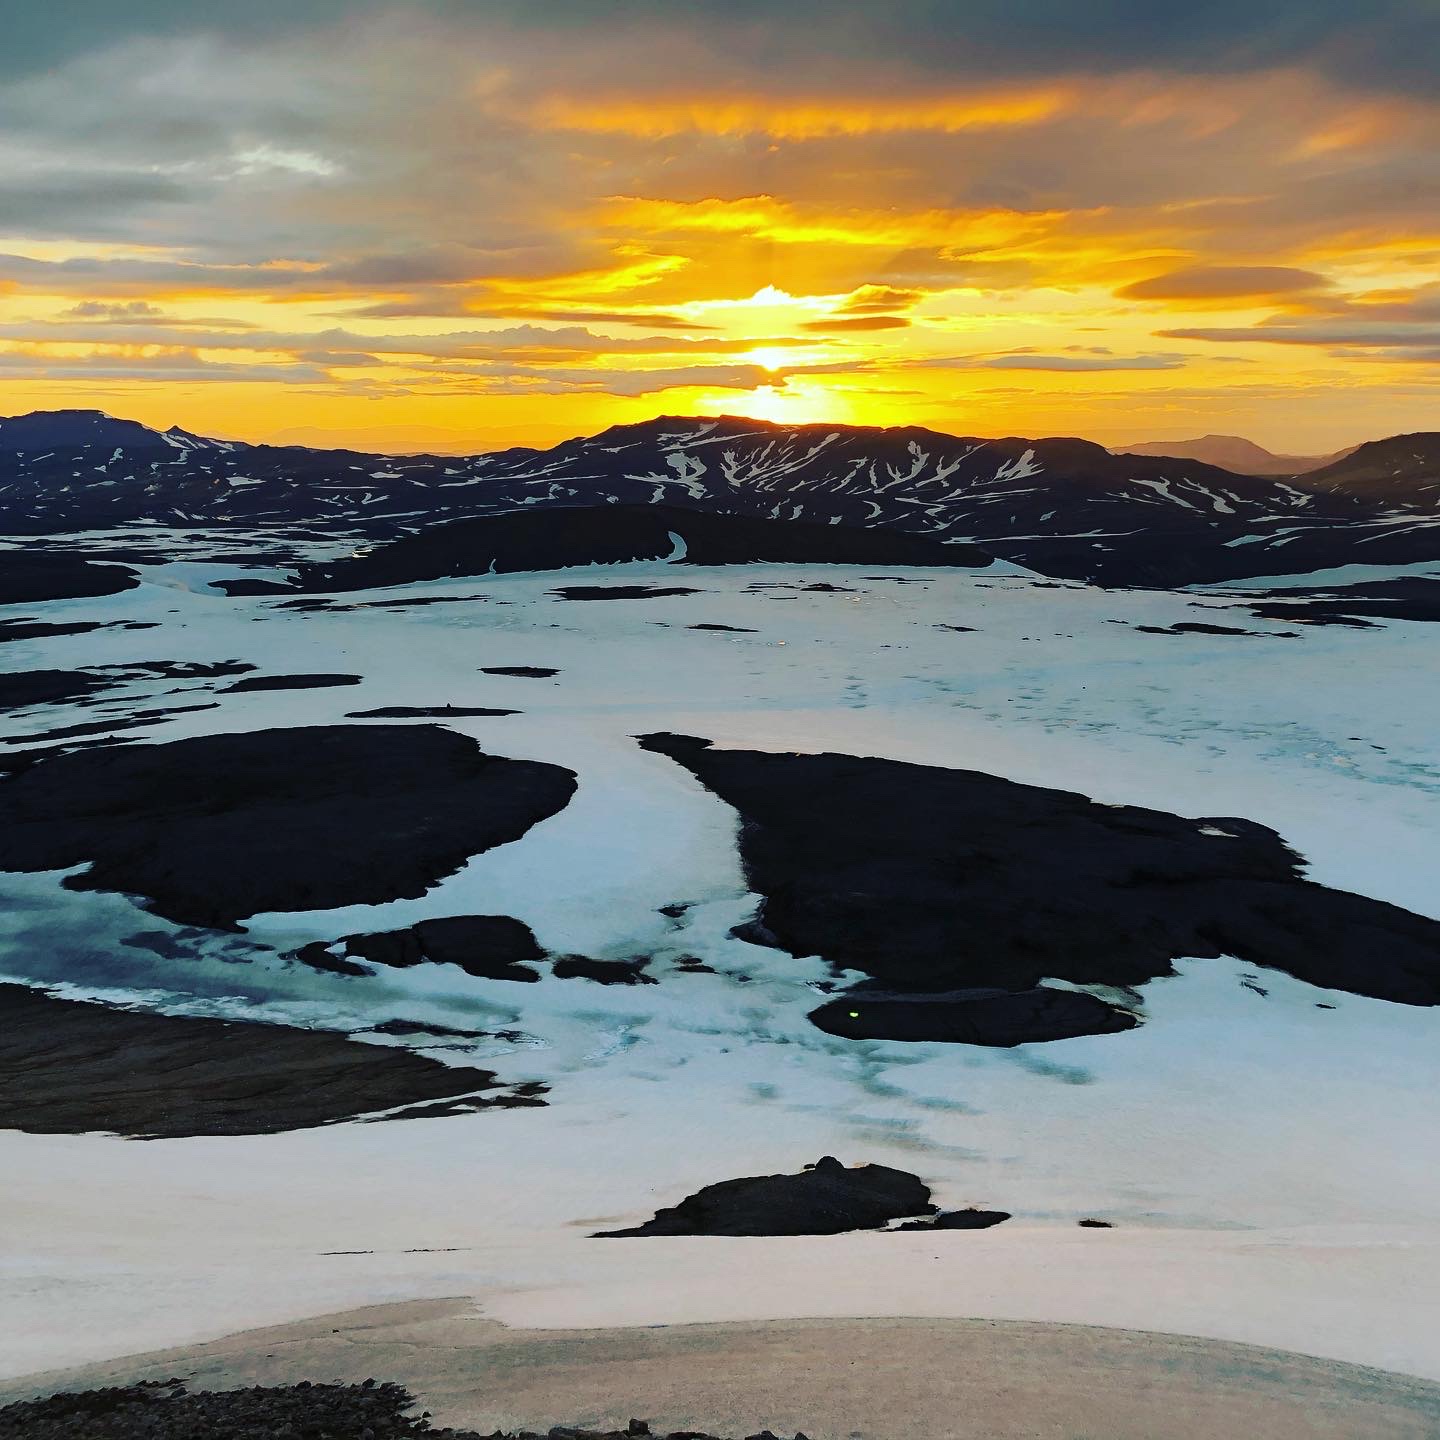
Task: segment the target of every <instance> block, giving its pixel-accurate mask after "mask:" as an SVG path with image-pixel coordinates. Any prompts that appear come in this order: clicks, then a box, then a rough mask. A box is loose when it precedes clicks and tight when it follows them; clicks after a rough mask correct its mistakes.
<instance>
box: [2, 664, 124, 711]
mask: <svg viewBox="0 0 1440 1440" xmlns="http://www.w3.org/2000/svg"><path fill="white" fill-rule="evenodd" d="M114 683H115V682H114V681H113V680H109V679H107V678H105V677H104V676H101V675H92V674H90V673H89V672H88V671H86V670H21V671H19V672H18V673H13V674H9V675H0V710H22V709H24V708H25V707H26V706H28V705H54V704H58V703H65V702H68V701H72V700H84V699H86V698H87V697H88V696H91V695H93V694H95V692H96V691H97V690H106V689H108V688H109V687H110V686H111V685H113V684H114Z"/></svg>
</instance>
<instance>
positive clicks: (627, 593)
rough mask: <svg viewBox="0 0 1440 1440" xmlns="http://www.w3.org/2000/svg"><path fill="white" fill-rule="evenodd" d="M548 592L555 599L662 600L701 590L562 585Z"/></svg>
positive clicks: (669, 586) (688, 586)
mask: <svg viewBox="0 0 1440 1440" xmlns="http://www.w3.org/2000/svg"><path fill="white" fill-rule="evenodd" d="M550 593H551V594H552V595H553V596H554V597H555V598H556V599H557V600H664V599H666V598H667V597H668V596H671V595H699V594H700V593H701V592H700V591H699V590H696V589H695V588H694V587H693V586H691V585H562V586H560V588H559V589H558V590H552V591H551V592H550Z"/></svg>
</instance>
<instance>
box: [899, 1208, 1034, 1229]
mask: <svg viewBox="0 0 1440 1440" xmlns="http://www.w3.org/2000/svg"><path fill="white" fill-rule="evenodd" d="M1008 1219H1010V1212H1009V1211H1008V1210H976V1209H974V1208H973V1207H972V1208H971V1209H968V1210H942V1211H940V1213H939V1214H938V1215H936V1216H935V1218H934V1219H933V1220H907V1221H906V1222H905V1224H903V1225H897V1226H895V1229H896V1230H988V1229H990V1227H991V1226H992V1225H1001V1224H1003V1223H1004V1222H1005V1221H1006V1220H1008Z"/></svg>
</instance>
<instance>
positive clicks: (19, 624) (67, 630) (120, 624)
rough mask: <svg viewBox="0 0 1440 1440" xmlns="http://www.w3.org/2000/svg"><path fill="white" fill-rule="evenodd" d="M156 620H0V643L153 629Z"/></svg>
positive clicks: (26, 618) (156, 623)
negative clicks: (95, 631) (101, 631)
mask: <svg viewBox="0 0 1440 1440" xmlns="http://www.w3.org/2000/svg"><path fill="white" fill-rule="evenodd" d="M159 623H160V622H159V621H158V620H109V621H106V620H74V621H71V622H70V623H69V624H61V623H59V622H56V623H53V624H52V623H51V622H50V621H47V620H32V619H30V618H29V617H28V616H27V617H22V618H20V619H18V620H0V644H4V642H5V641H7V640H51V639H54V638H55V637H56V636H57V635H85V634H87V633H88V632H89V631H91V630H153V629H155V627H156V626H157V625H158V624H159Z"/></svg>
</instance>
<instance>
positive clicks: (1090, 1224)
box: [1075, 1220, 1115, 1230]
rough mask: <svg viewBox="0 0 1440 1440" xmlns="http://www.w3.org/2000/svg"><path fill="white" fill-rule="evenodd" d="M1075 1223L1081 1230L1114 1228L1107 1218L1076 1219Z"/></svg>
mask: <svg viewBox="0 0 1440 1440" xmlns="http://www.w3.org/2000/svg"><path fill="white" fill-rule="evenodd" d="M1075 1223H1076V1224H1077V1225H1078V1226H1079V1227H1080V1228H1081V1229H1082V1230H1113V1229H1114V1228H1115V1226H1114V1225H1113V1224H1111V1222H1110V1221H1109V1220H1077V1221H1076V1222H1075Z"/></svg>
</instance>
